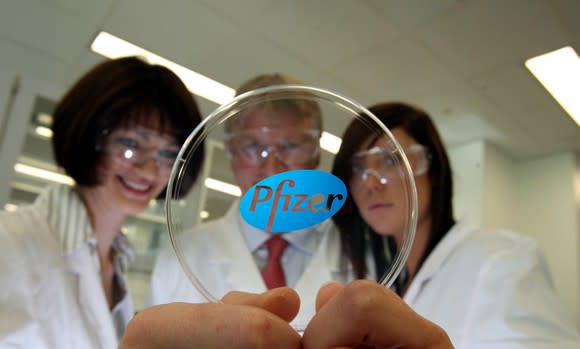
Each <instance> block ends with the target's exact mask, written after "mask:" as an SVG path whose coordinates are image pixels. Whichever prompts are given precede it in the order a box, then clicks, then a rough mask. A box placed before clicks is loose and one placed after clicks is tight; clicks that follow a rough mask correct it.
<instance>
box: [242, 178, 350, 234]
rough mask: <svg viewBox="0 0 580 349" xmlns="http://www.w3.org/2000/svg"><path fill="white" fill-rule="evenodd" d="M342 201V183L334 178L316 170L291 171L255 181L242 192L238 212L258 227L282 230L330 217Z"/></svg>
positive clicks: (302, 226) (308, 224) (342, 203)
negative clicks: (248, 188) (255, 182)
mask: <svg viewBox="0 0 580 349" xmlns="http://www.w3.org/2000/svg"><path fill="white" fill-rule="evenodd" d="M345 201H346V186H345V185H344V183H343V182H342V181H341V180H340V179H338V177H336V176H334V175H332V174H330V173H326V172H323V171H318V170H294V171H286V172H282V173H278V174H276V175H273V176H271V177H268V178H266V179H263V180H261V181H260V182H258V183H257V184H255V185H254V186H253V187H252V188H250V190H248V191H247V192H246V193H245V194H244V196H243V198H242V200H241V202H240V212H241V215H242V218H244V220H245V221H246V222H248V224H250V225H252V226H254V227H256V228H258V229H261V230H265V231H267V232H271V233H284V232H291V231H293V230H298V229H304V228H308V227H311V226H313V225H316V224H318V223H320V222H322V221H324V220H326V219H328V218H330V217H332V216H333V215H334V214H335V213H336V212H338V210H340V208H341V207H342V205H344V202H345Z"/></svg>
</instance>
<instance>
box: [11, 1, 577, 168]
mask: <svg viewBox="0 0 580 349" xmlns="http://www.w3.org/2000/svg"><path fill="white" fill-rule="evenodd" d="M579 19H580V0H556V1H550V0H437V1H428V0H401V1H388V0H384V1H381V0H368V1H363V0H359V1H355V0H332V1H330V0H318V1H314V0H295V1H287V0H285V1H282V0H276V1H271V0H270V1H267V0H245V1H238V0H229V1H227V0H203V1H202V0H168V1H156V0H100V1H96V0H0V53H1V54H0V70H4V71H14V72H18V73H21V74H26V75H29V76H33V77H35V78H37V79H42V80H46V81H49V82H51V83H56V84H59V85H61V86H63V87H64V86H67V85H68V84H70V83H71V82H72V81H73V80H74V79H75V78H77V77H78V76H79V75H80V74H81V73H82V72H84V71H85V70H87V69H88V68H89V67H91V66H92V65H93V64H95V63H97V62H98V61H100V60H101V59H102V57H100V56H98V55H96V54H95V53H92V52H91V51H90V50H89V45H90V43H91V41H92V40H93V38H94V37H95V35H96V33H98V32H99V31H101V30H105V31H108V32H110V33H112V34H114V35H116V36H119V37H121V38H123V39H126V40H129V41H131V42H133V43H135V44H137V45H140V46H142V47H144V48H146V49H148V50H150V51H153V52H155V53H157V54H160V55H162V56H165V57H166V58H169V59H171V60H173V61H176V62H178V63H179V64H182V65H184V66H187V67H189V68H191V69H193V70H195V71H197V72H199V73H201V74H204V75H206V76H209V77H211V78H213V79H215V80H218V81H220V82H222V83H225V84H227V85H229V86H231V87H234V88H235V87H236V86H237V85H239V84H240V83H241V82H242V81H244V80H245V79H247V78H249V77H252V76H253V75H256V74H259V73H264V72H274V71H281V72H285V73H288V74H290V75H293V76H295V77H298V78H301V79H303V80H305V81H306V82H307V83H308V84H311V85H316V86H320V87H325V88H330V89H333V90H335V91H338V92H340V93H342V94H345V95H348V96H350V97H352V98H354V99H356V100H358V101H359V102H361V103H362V104H365V105H368V104H371V103H376V102H380V101H386V100H393V99H397V100H403V101H407V102H412V103H414V104H416V105H419V106H421V107H423V108H424V109H426V110H427V111H428V112H429V113H430V114H431V115H433V116H434V118H435V120H436V122H437V124H438V126H439V128H440V130H441V131H442V134H443V137H444V139H445V141H446V142H447V143H448V144H450V145H453V144H460V143H464V142H468V141H472V140H478V139H487V140H489V141H491V142H493V143H494V144H496V145H498V146H500V147H502V148H504V149H505V150H506V151H508V152H509V153H510V154H512V155H513V156H514V157H517V158H530V157H535V156H541V155H546V154H551V153H554V152H560V151H564V150H574V151H580V127H577V126H576V125H575V123H574V122H573V121H572V120H571V119H570V118H569V117H568V116H567V115H566V113H565V112H564V111H563V110H562V109H561V108H560V107H559V106H558V105H557V104H556V102H555V101H554V100H552V98H551V97H550V96H549V95H548V94H547V93H546V92H545V91H544V90H543V88H542V87H541V86H540V84H539V83H538V82H537V81H536V80H535V79H534V78H533V77H532V76H531V75H530V74H529V73H528V72H527V70H526V69H525V67H524V65H523V63H524V60H525V59H527V58H530V57H532V56H535V55H538V54H540V53H545V52H547V51H551V50H554V49H557V48H560V47H563V46H566V45H571V46H573V47H574V48H575V49H576V51H577V52H580V20H579ZM579 98H580V92H579ZM199 100H200V103H201V106H202V109H203V110H204V112H205V113H209V112H210V111H211V110H212V109H213V108H214V107H215V105H213V104H212V103H210V102H208V101H202V100H201V99H199Z"/></svg>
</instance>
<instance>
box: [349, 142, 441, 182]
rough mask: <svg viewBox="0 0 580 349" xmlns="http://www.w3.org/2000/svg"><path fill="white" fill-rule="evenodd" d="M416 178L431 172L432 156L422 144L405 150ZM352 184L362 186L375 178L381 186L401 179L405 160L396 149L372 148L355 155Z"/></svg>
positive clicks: (352, 162)
mask: <svg viewBox="0 0 580 349" xmlns="http://www.w3.org/2000/svg"><path fill="white" fill-rule="evenodd" d="M403 151H404V152H405V155H406V156H407V160H408V161H409V164H410V166H411V170H412V171H413V175H414V176H420V175H423V174H425V173H426V172H427V171H428V170H429V165H430V161H431V155H430V153H429V150H428V149H427V148H426V147H425V146H423V145H421V144H413V145H411V146H409V147H406V148H404V149H403ZM351 170H352V184H353V185H355V186H356V185H362V184H364V183H366V182H367V181H368V180H369V178H371V177H374V178H375V179H376V181H377V182H378V183H380V184H387V183H389V182H391V181H394V180H396V179H400V178H401V176H402V175H403V173H404V172H402V170H403V159H402V158H401V156H400V154H399V153H398V152H397V151H396V150H395V149H389V148H384V147H378V146H375V147H372V148H370V149H368V150H364V151H361V152H358V153H356V154H354V155H353V156H352V158H351Z"/></svg>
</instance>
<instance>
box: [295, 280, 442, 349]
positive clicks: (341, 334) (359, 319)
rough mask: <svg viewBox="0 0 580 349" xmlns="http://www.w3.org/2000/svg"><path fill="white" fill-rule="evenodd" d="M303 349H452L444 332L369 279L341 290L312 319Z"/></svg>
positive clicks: (305, 335)
mask: <svg viewBox="0 0 580 349" xmlns="http://www.w3.org/2000/svg"><path fill="white" fill-rule="evenodd" d="M302 343H303V348H304V349H327V348H336V347H348V348H355V347H357V346H359V345H361V344H362V345H368V346H375V347H379V348H391V347H397V348H399V347H400V348H408V349H415V348H417V349H418V348H433V349H434V348H452V346H451V342H450V341H449V338H448V337H447V335H446V334H445V332H444V331H443V330H442V329H441V328H439V327H438V326H436V325H435V324H433V323H431V322H429V321H427V320H426V319H424V318H422V317H421V316H419V315H418V314H417V313H415V312H414V311H413V310H411V308H410V307H409V306H407V305H406V304H405V303H404V302H403V301H402V300H401V299H400V298H399V297H398V296H397V295H396V294H395V293H393V292H392V291H390V290H389V289H388V288H386V287H384V286H381V285H379V284H377V283H375V282H372V281H368V280H359V281H355V282H353V283H351V284H349V285H347V286H346V287H344V288H343V289H342V290H340V291H338V292H337V293H336V294H335V295H334V296H333V297H332V298H330V299H329V300H328V301H327V303H326V304H325V305H324V306H323V307H322V308H320V311H319V312H318V313H317V314H316V315H315V316H314V317H313V319H312V320H311V321H310V323H309V325H308V327H307V328H306V330H305V332H304V336H303V338H302Z"/></svg>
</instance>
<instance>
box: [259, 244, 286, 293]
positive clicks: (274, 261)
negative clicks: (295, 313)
mask: <svg viewBox="0 0 580 349" xmlns="http://www.w3.org/2000/svg"><path fill="white" fill-rule="evenodd" d="M265 245H266V248H267V249H268V261H267V262H266V266H264V268H263V269H262V277H263V278H264V282H265V283H266V287H268V289H269V290H270V289H272V288H276V287H282V286H286V278H285V277H284V270H283V269H282V263H280V258H281V257H282V254H283V253H284V250H285V249H286V247H287V246H288V241H286V240H284V239H283V238H281V237H280V236H273V237H271V238H269V239H268V240H266V242H265Z"/></svg>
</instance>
